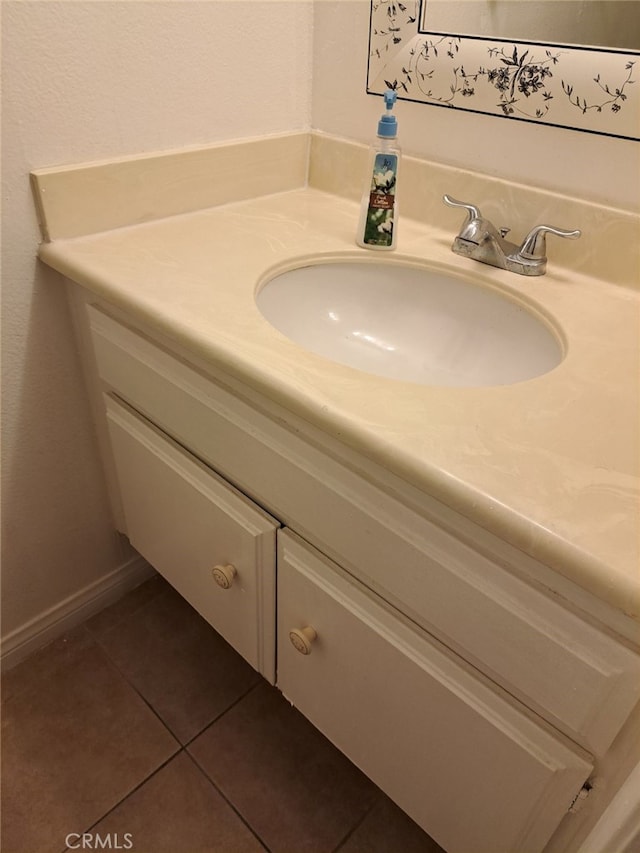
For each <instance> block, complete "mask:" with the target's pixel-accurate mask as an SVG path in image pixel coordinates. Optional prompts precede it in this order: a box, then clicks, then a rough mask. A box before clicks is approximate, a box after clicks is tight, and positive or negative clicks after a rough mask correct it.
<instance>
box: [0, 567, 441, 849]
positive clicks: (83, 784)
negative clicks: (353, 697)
mask: <svg viewBox="0 0 640 853" xmlns="http://www.w3.org/2000/svg"><path fill="white" fill-rule="evenodd" d="M2 741H3V742H2V845H1V848H2V851H3V853H49V851H51V853H62V851H64V850H69V849H90V848H89V846H88V845H89V844H93V845H94V846H93V849H96V847H97V846H98V843H100V844H102V845H103V849H107V848H104V845H105V844H106V843H108V849H123V850H127V849H129V850H132V851H133V853H205V851H206V853H258V851H265V850H267V851H272V853H334V851H335V853H338V851H339V853H437V851H440V848H439V847H438V845H437V844H436V843H435V842H434V841H432V840H431V839H430V838H429V837H428V836H427V835H425V833H423V832H422V831H421V830H420V829H419V828H418V827H417V826H416V825H415V824H414V823H413V822H412V821H411V820H409V818H408V817H406V815H404V814H403V812H401V811H400V810H399V809H398V808H397V807H396V806H394V805H393V804H392V803H391V802H390V801H389V800H388V799H387V798H386V797H385V796H384V795H383V794H382V793H381V792H380V790H379V789H378V788H376V787H375V786H374V785H373V784H372V783H371V782H370V781H369V780H368V779H367V778H366V777H365V776H363V775H362V774H361V773H360V771H359V770H357V768H356V767H354V766H353V765H352V764H351V763H350V762H349V761H348V760H347V759H346V758H345V757H344V756H343V755H342V754H341V753H340V752H338V751H337V750H336V749H335V748H334V747H333V746H332V745H331V744H330V743H329V741H327V740H326V739H325V738H324V737H323V736H322V735H321V734H319V733H318V732H317V731H316V730H315V729H314V728H313V727H312V726H311V725H310V724H309V723H308V722H307V721H306V720H305V718H304V717H303V716H302V715H301V714H300V713H299V712H297V711H296V710H295V709H294V708H292V707H291V706H290V705H289V703H288V702H287V701H286V700H285V699H284V698H283V697H282V696H281V695H280V694H279V693H278V691H277V690H275V689H274V688H272V687H270V686H269V685H268V684H267V683H266V682H265V681H264V680H263V679H262V678H261V677H260V676H258V675H257V674H256V673H255V672H254V671H253V670H252V669H251V667H249V665H248V664H246V663H245V662H244V661H243V660H242V659H241V658H240V657H239V656H238V655H237V654H236V653H235V652H234V651H233V650H232V649H231V647H230V646H228V645H227V643H225V642H224V640H222V639H221V638H220V636H219V635H218V634H217V633H216V632H215V631H214V630H213V629H212V628H211V627H210V626H209V625H208V624H207V623H206V622H204V620H202V619H201V618H200V616H198V614H197V613H196V612H195V611H194V610H193V609H192V608H191V607H190V606H189V605H188V604H187V603H186V602H185V601H183V599H182V598H180V596H178V595H177V594H176V593H175V592H174V591H173V590H172V588H171V587H170V586H169V585H168V584H166V583H165V582H164V581H163V580H162V579H161V578H160V577H155V578H152V579H151V580H149V581H147V582H146V583H145V584H143V585H142V586H140V587H138V588H137V589H135V590H133V591H132V592H131V593H129V594H128V595H127V596H126V597H125V598H123V599H122V600H121V601H119V602H118V603H116V604H114V605H112V606H111V607H109V608H107V609H106V610H105V611H103V612H102V613H100V614H98V615H97V616H94V617H93V618H91V619H89V620H88V621H87V622H86V623H85V624H84V625H82V626H80V627H79V628H77V629H75V630H73V631H71V632H70V633H69V634H68V635H67V636H66V637H63V638H61V639H59V640H57V641H56V642H54V643H52V644H51V645H50V646H47V647H46V648H44V649H42V650H41V651H39V652H37V653H36V654H35V655H33V656H32V657H31V658H30V659H28V660H27V661H25V662H23V663H21V664H19V665H18V666H17V667H15V668H14V669H13V670H10V671H9V672H8V673H6V674H5V676H4V678H3V690H2ZM74 833H75V834H74ZM81 833H90V835H88V836H87V837H86V838H85V840H84V842H83V841H82V838H81V836H80V834H81ZM98 836H99V838H98ZM83 843H84V845H85V846H84V848H83V847H82V846H81V845H82V844H83Z"/></svg>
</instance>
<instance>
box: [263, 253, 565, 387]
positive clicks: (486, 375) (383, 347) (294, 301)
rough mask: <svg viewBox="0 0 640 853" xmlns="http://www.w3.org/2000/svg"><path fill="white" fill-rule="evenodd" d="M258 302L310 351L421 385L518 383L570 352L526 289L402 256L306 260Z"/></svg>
mask: <svg viewBox="0 0 640 853" xmlns="http://www.w3.org/2000/svg"><path fill="white" fill-rule="evenodd" d="M531 286H532V287H533V286H534V285H533V284H532V285H531ZM256 303H257V306H258V309H259V310H260V312H261V314H262V315H263V316H264V317H265V319H267V320H268V321H269V323H271V325H272V326H275V328H276V329H278V330H279V331H280V332H282V333H283V334H284V335H286V336H287V337H288V338H289V339H290V340H292V341H294V342H295V343H297V344H300V345H301V346H302V347H304V348H305V349H307V350H310V351H311V352H314V353H316V354H318V355H322V356H325V357H326V358H329V359H331V360H332V361H336V362H339V363H340V364H345V365H348V366H350V367H355V368H357V369H358V370H363V371H365V372H366V373H373V374H376V375H378V376H385V377H387V378H389V379H401V380H404V381H408V382H417V383H420V384H422V385H448V386H491V385H509V384H512V383H515V382H521V381H523V380H525V379H531V378H532V377H534V376H540V375H541V374H543V373H547V372H548V371H549V370H552V369H553V368H554V367H556V365H558V364H559V363H560V362H561V361H562V357H563V352H562V347H561V344H560V341H559V339H558V337H557V336H556V335H555V334H554V333H553V332H552V330H551V329H550V327H549V326H548V325H547V323H546V322H545V321H544V320H543V319H542V317H541V316H538V315H536V314H534V313H533V311H532V310H531V309H529V308H528V307H526V306H525V305H524V304H523V303H521V302H519V301H518V300H517V299H514V298H511V297H510V296H509V295H507V294H504V293H502V292H499V291H497V290H494V289H492V288H491V287H487V286H484V285H482V284H474V283H472V282H469V281H465V280H464V279H462V278H457V277H456V276H453V275H447V274H446V273H442V272H438V271H433V270H430V269H427V268H421V267H412V266H404V265H402V264H399V263H377V262H370V263H366V262H362V261H351V262H340V263H316V264H312V265H310V266H304V267H299V268H297V269H294V270H290V271H288V272H284V273H281V274H279V275H277V276H275V277H274V278H272V279H271V280H270V281H267V282H266V284H264V285H263V286H262V287H261V288H260V289H259V291H258V293H257V295H256Z"/></svg>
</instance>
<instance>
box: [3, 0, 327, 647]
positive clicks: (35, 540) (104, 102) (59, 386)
mask: <svg viewBox="0 0 640 853" xmlns="http://www.w3.org/2000/svg"><path fill="white" fill-rule="evenodd" d="M1 6H2V35H3V56H2V60H3V69H2V76H3V80H2V99H3V101H2V143H3V195H2V203H3V208H2V223H3V235H2V236H3V263H2V277H3V282H2V297H3V314H2V323H3V328H2V345H3V357H2V368H3V385H2V426H3V441H2V451H3V465H2V473H3V489H2V499H3V539H2V544H3V560H2V604H3V623H2V634H3V638H6V637H7V636H8V635H11V634H12V632H15V631H16V629H18V628H20V627H21V626H24V625H25V624H26V623H29V622H30V621H31V620H35V622H36V623H37V622H38V620H39V619H40V618H41V617H42V616H43V615H44V614H46V613H47V611H48V610H49V609H50V608H54V609H55V608H56V606H57V605H59V604H60V602H62V601H63V600H64V599H65V598H67V597H69V596H73V595H74V594H75V593H76V592H77V591H78V590H80V589H81V588H82V587H85V586H87V585H89V584H91V583H93V582H94V581H96V580H98V579H100V578H102V577H104V576H105V575H107V574H108V573H109V572H110V571H112V570H113V569H114V568H116V567H117V566H118V564H119V563H120V562H121V561H122V560H123V552H122V551H121V548H120V545H119V542H118V540H117V538H116V537H115V535H114V534H113V532H112V526H111V523H110V518H109V512H108V508H107V503H106V497H105V493H104V489H103V485H102V477H101V473H100V469H99V464H98V461H97V455H96V449H95V442H94V437H93V431H92V427H91V424H90V417H89V413H88V408H87V405H86V402H85V394H84V391H83V388H82V379H81V375H80V371H79V366H78V360H77V356H76V353H75V350H74V344H73V340H72V333H71V326H70V320H69V316H68V313H67V309H66V303H65V300H64V294H63V288H62V287H61V281H60V280H59V278H58V277H57V276H56V274H55V273H53V271H51V270H49V269H48V268H46V267H44V266H42V265H40V264H38V263H37V262H36V250H37V246H38V241H39V233H38V229H37V224H36V219H35V215H34V209H33V202H32V199H31V196H30V191H29V182H28V174H29V171H30V170H31V169H33V168H38V167H44V166H52V165H57V164H62V163H80V162H85V161H88V160H95V159H101V158H107V157H116V156H120V155H128V154H136V153H139V152H146V151H157V150H162V149H167V148H179V147H181V146H185V145H197V144H206V143H211V142H215V141H218V140H225V139H232V138H240V137H246V136H256V135H260V134H263V133H264V134H268V133H279V132H284V131H294V130H301V129H302V130H304V129H308V127H309V120H310V99H311V37H312V23H313V18H312V5H311V2H307V0H206V2H195V0H189V2H185V0H177V2H153V0H152V2H136V0H114V2H109V0H107V2H91V0H89V2H82V0H67V2H56V0H51V1H50V2H31V0H17V2H10V0H9V2H3V3H2V4H1Z"/></svg>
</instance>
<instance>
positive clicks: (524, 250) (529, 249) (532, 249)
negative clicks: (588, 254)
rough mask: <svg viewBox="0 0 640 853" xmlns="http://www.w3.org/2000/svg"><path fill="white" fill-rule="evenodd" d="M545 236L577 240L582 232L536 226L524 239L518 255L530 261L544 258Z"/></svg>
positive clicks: (545, 252)
mask: <svg viewBox="0 0 640 853" xmlns="http://www.w3.org/2000/svg"><path fill="white" fill-rule="evenodd" d="M547 234H555V235H556V237H566V238H567V239H568V240H577V239H578V237H579V236H580V235H581V234H582V232H581V231H579V230H575V231H565V230H564V229H562V228H554V227H553V226H552V225H536V227H535V228H532V229H531V231H530V232H529V233H528V234H527V236H526V237H525V238H524V241H523V243H522V246H520V251H519V252H518V254H519V255H520V256H521V257H523V258H526V259H527V260H530V261H536V260H542V259H544V258H546V255H547V242H546V235H547Z"/></svg>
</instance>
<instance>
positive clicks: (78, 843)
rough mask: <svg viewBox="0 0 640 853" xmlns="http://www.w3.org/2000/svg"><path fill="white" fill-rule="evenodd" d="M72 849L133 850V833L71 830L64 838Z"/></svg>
mask: <svg viewBox="0 0 640 853" xmlns="http://www.w3.org/2000/svg"><path fill="white" fill-rule="evenodd" d="M64 843H65V844H66V845H67V847H68V848H69V849H70V850H131V849H132V847H133V835H132V834H131V833H130V832H125V833H123V834H122V835H119V834H118V833H117V832H107V833H105V834H104V835H100V833H99V832H70V833H69V834H68V835H67V837H66V838H65V840H64Z"/></svg>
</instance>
